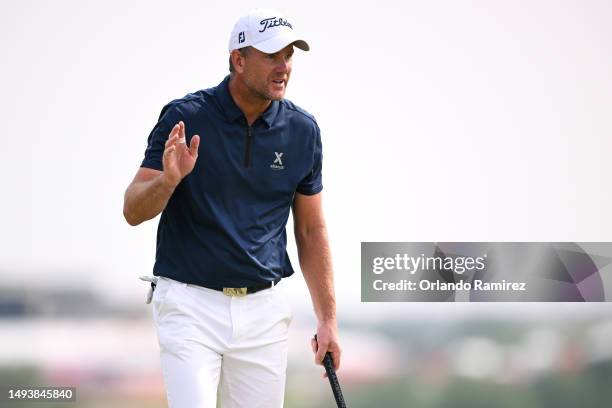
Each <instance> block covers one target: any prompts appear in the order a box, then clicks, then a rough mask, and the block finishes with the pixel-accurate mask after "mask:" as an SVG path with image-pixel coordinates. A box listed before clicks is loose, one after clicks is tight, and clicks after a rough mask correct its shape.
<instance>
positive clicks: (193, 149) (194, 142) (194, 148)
mask: <svg viewBox="0 0 612 408" xmlns="http://www.w3.org/2000/svg"><path fill="white" fill-rule="evenodd" d="M198 147H200V136H199V135H193V137H192V138H191V142H190V143H189V153H191V156H192V157H198Z"/></svg>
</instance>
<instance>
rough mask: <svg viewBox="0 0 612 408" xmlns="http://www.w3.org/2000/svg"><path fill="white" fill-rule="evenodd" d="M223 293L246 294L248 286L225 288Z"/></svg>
mask: <svg viewBox="0 0 612 408" xmlns="http://www.w3.org/2000/svg"><path fill="white" fill-rule="evenodd" d="M223 294H224V295H225V296H237V297H240V296H246V294H247V288H223Z"/></svg>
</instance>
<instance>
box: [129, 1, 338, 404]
mask: <svg viewBox="0 0 612 408" xmlns="http://www.w3.org/2000/svg"><path fill="white" fill-rule="evenodd" d="M294 46H295V47H297V48H299V49H302V50H304V51H308V49H309V46H308V44H307V43H306V42H305V41H303V40H301V39H299V38H298V37H297V35H296V34H295V33H294V32H293V26H292V25H291V23H290V22H289V21H288V20H287V19H285V18H284V17H282V16H281V15H280V14H279V13H277V12H274V11H271V10H254V11H252V12H250V13H249V14H248V15H247V16H244V17H242V18H240V19H239V20H238V22H237V23H236V25H235V26H234V29H233V32H232V34H231V38H230V43H229V51H230V75H229V76H228V77H226V78H225V79H224V80H223V81H222V82H221V83H220V84H219V85H218V86H216V87H214V88H210V89H206V90H202V91H198V92H195V93H192V94H189V95H187V96H185V97H184V98H181V99H177V100H174V101H172V102H170V103H169V104H168V105H166V106H165V107H164V108H163V110H162V112H161V115H160V119H159V121H158V123H157V125H156V126H155V127H154V129H153V131H152V132H151V134H150V136H149V139H148V147H147V149H146V152H145V158H144V160H143V162H142V165H141V168H140V169H139V170H138V172H137V174H136V176H135V178H134V180H133V181H132V183H131V184H130V186H129V187H128V189H127V191H126V193H125V202H124V210H123V212H124V216H125V218H126V220H127V222H128V223H129V224H130V225H138V224H140V223H142V222H143V221H146V220H149V219H152V218H154V217H155V216H157V215H158V214H159V213H160V212H161V218H160V221H159V227H158V232H157V252H156V260H155V266H154V275H155V279H154V285H152V286H153V287H154V289H155V291H154V293H153V305H154V308H153V309H154V311H153V312H154V318H155V324H156V330H157V334H158V338H159V344H160V354H161V363H162V369H163V374H164V381H165V385H166V393H167V397H168V403H169V405H170V407H172V408H204V407H206V408H208V407H211V408H214V407H215V406H216V397H217V387H218V392H219V396H220V401H221V405H222V406H223V407H232V408H233V407H248V408H254V407H266V408H267V407H282V405H283V396H284V386H285V371H286V361H287V333H288V328H289V325H290V322H291V319H292V314H291V310H290V306H289V304H288V301H287V299H286V298H285V295H284V294H283V292H282V291H281V287H282V285H281V286H280V287H279V286H277V284H278V283H279V281H280V280H281V279H282V278H286V277H288V276H290V275H291V274H293V269H292V266H291V263H290V261H289V257H288V255H287V252H286V232H285V225H286V222H287V219H288V216H289V211H290V208H293V217H294V225H295V231H294V232H295V238H296V242H297V247H298V254H299V261H300V266H301V269H302V272H303V274H304V278H305V280H306V283H307V285H308V289H309V291H310V295H311V298H312V302H313V305H314V310H315V314H316V317H317V320H318V325H317V330H316V332H317V337H318V344H317V343H316V342H315V341H314V340H311V346H312V349H313V352H314V353H315V362H316V363H318V364H321V362H322V360H323V357H324V355H325V352H327V351H329V352H330V353H331V354H332V357H333V360H334V365H335V367H336V369H338V368H339V365H340V346H339V341H338V334H337V323H336V314H335V297H334V289H333V277H332V265H331V256H330V250H329V245H328V240H327V232H326V227H325V222H324V218H323V214H322V209H321V195H322V194H321V190H322V188H323V187H322V182H321V167H322V163H321V161H322V153H321V137H320V131H319V127H318V126H317V123H316V121H315V120H314V118H313V117H312V116H311V115H310V114H308V113H306V112H305V111H304V110H302V109H300V108H299V107H297V106H296V105H294V104H293V103H291V102H290V101H288V100H286V99H283V96H284V94H285V90H286V87H287V83H288V81H289V78H290V75H291V66H292V59H291V57H292V55H293V47H294ZM188 130H189V131H188ZM190 135H192V136H190ZM199 135H201V136H202V137H201V138H200V136H199ZM200 140H201V144H202V146H200ZM155 284H156V285H155Z"/></svg>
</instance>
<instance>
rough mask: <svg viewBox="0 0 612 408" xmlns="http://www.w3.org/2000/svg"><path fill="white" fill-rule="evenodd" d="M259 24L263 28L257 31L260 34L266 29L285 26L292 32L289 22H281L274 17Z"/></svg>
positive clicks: (281, 20)
mask: <svg viewBox="0 0 612 408" xmlns="http://www.w3.org/2000/svg"><path fill="white" fill-rule="evenodd" d="M259 24H261V25H262V26H263V28H262V29H261V30H259V32H260V33H263V32H264V31H266V30H267V29H268V28H272V27H278V26H287V27H289V28H290V29H292V30H293V26H292V25H291V23H289V21H287V20H283V19H282V18H276V17H270V18H265V19H263V20H261V21H260V22H259Z"/></svg>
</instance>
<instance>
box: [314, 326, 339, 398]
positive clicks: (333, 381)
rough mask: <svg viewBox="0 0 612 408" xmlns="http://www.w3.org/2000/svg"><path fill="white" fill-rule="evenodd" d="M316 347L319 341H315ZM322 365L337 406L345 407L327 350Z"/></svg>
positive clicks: (315, 337)
mask: <svg viewBox="0 0 612 408" xmlns="http://www.w3.org/2000/svg"><path fill="white" fill-rule="evenodd" d="M314 339H315V341H317V335H316V334H315V335H314ZM318 347H319V343H318V342H317V348H318ZM323 367H325V372H326V373H327V379H328V380H329V385H330V386H331V389H332V392H333V393H334V399H335V400H336V405H337V406H338V408H346V403H345V402H344V397H343V396H342V389H341V388H340V382H339V381H338V376H337V375H336V370H334V362H333V361H332V356H331V353H330V352H329V351H328V352H327V353H325V357H324V358H323Z"/></svg>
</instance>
